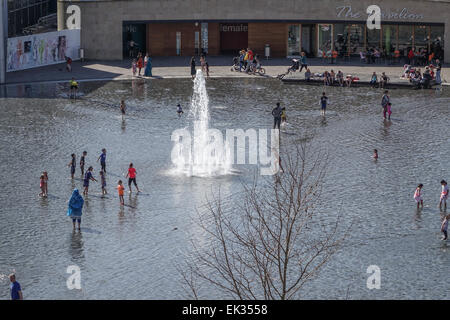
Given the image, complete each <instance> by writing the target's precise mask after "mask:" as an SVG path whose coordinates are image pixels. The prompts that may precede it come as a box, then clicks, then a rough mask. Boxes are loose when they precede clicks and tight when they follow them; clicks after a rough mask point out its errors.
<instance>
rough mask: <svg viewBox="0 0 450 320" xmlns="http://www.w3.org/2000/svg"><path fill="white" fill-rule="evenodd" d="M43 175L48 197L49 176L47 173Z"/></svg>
mask: <svg viewBox="0 0 450 320" xmlns="http://www.w3.org/2000/svg"><path fill="white" fill-rule="evenodd" d="M42 174H43V175H44V182H45V197H46V196H47V195H48V174H47V171H44V172H43V173H42Z"/></svg>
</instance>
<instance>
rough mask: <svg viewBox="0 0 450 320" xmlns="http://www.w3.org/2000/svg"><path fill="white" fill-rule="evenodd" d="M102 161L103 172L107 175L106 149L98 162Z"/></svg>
mask: <svg viewBox="0 0 450 320" xmlns="http://www.w3.org/2000/svg"><path fill="white" fill-rule="evenodd" d="M98 160H100V165H101V166H102V171H103V172H104V173H106V149H105V148H103V149H102V153H101V154H100V156H99V157H98V159H97V161H98Z"/></svg>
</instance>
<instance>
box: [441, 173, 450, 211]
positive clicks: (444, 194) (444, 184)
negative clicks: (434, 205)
mask: <svg viewBox="0 0 450 320" xmlns="http://www.w3.org/2000/svg"><path fill="white" fill-rule="evenodd" d="M441 185H442V191H441V200H440V201H439V209H440V210H442V202H443V203H444V210H446V209H447V198H448V186H447V181H445V180H441Z"/></svg>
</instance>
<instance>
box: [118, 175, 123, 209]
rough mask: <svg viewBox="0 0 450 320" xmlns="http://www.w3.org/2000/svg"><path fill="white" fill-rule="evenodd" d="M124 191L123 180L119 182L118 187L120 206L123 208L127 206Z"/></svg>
mask: <svg viewBox="0 0 450 320" xmlns="http://www.w3.org/2000/svg"><path fill="white" fill-rule="evenodd" d="M124 190H125V187H124V186H123V184H122V180H119V182H118V186H117V191H118V192H119V200H120V205H122V206H123V205H124V204H125V201H124V200H123V192H124Z"/></svg>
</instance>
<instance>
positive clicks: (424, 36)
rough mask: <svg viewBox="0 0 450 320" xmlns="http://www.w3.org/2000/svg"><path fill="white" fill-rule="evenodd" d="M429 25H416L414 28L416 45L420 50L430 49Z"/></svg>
mask: <svg viewBox="0 0 450 320" xmlns="http://www.w3.org/2000/svg"><path fill="white" fill-rule="evenodd" d="M428 31H429V26H415V28H414V47H416V50H417V51H419V50H420V49H424V50H427V51H428V39H429V33H428Z"/></svg>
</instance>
